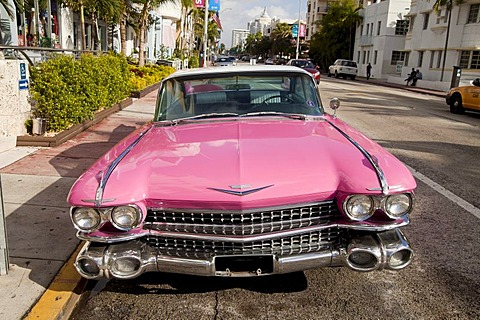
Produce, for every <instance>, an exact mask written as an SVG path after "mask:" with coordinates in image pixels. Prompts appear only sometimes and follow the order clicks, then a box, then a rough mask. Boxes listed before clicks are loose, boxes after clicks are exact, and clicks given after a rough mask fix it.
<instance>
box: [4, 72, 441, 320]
mask: <svg viewBox="0 0 480 320" xmlns="http://www.w3.org/2000/svg"><path fill="white" fill-rule="evenodd" d="M357 79H358V81H360V82H363V83H371V84H372V85H382V86H389V87H395V88H399V89H403V90H411V91H415V92H420V93H425V94H431V95H435V96H439V97H444V96H445V92H439V91H432V90H426V89H421V88H417V87H405V86H401V85H394V84H388V83H386V82H384V81H381V80H377V79H375V80H374V79H370V80H368V81H367V80H366V79H365V78H357ZM155 98H156V92H152V93H150V94H148V95H147V96H145V97H143V98H140V99H138V100H135V101H134V102H133V104H132V105H131V106H129V107H127V108H125V109H124V110H122V111H120V112H118V113H116V114H114V115H111V116H109V117H108V118H106V119H104V120H103V121H101V122H100V123H98V124H96V125H94V126H92V127H90V128H89V129H87V130H86V131H84V132H82V133H80V134H79V135H78V136H76V137H75V138H74V139H71V140H68V141H67V142H65V143H63V144H62V145H60V146H57V147H53V148H27V147H20V148H18V147H16V148H11V149H9V150H7V151H4V152H0V174H1V175H0V178H1V186H2V191H3V200H4V207H5V214H6V224H7V239H8V246H9V255H10V270H9V273H8V275H6V276H0V288H2V289H1V290H2V294H1V295H0V319H6V320H14V319H22V318H24V317H25V316H26V315H27V314H29V312H30V314H29V315H28V316H27V318H29V319H30V318H31V319H33V318H36V319H61V318H62V317H63V316H64V315H66V316H67V317H68V312H69V311H68V308H69V306H70V305H74V304H75V302H76V298H78V296H79V294H81V291H82V290H83V286H82V285H83V284H84V281H83V280H82V278H81V277H80V276H79V275H78V273H77V272H76V270H75V269H74V268H73V266H72V264H73V263H72V262H71V261H70V260H69V259H70V258H72V259H73V258H74V257H75V256H76V254H75V253H74V254H72V252H74V251H75V250H76V249H77V247H78V245H79V244H80V241H79V240H78V239H77V238H76V236H75V229H74V228H73V225H72V223H71V221H70V216H69V206H68V204H67V203H66V198H67V194H68V191H69V190H70V187H71V185H72V184H73V183H74V181H75V180H76V178H77V177H78V176H79V175H80V174H81V173H83V171H84V170H86V169H87V168H88V167H89V166H90V165H91V164H93V162H94V161H95V160H96V159H97V158H99V157H100V156H101V155H102V154H103V153H105V152H106V151H107V150H108V149H109V148H111V147H112V146H113V145H114V144H115V143H117V142H118V141H120V140H121V139H122V138H123V137H125V136H126V135H128V134H129V133H130V132H132V131H133V130H134V129H136V128H138V127H139V126H141V125H143V124H144V123H145V122H147V121H149V120H150V119H152V117H153V112H154V108H155ZM0 150H2V149H1V148H0ZM62 267H64V268H63V269H62ZM39 299H40V300H39ZM32 308H33V309H32Z"/></svg>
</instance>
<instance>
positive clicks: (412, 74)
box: [405, 68, 416, 86]
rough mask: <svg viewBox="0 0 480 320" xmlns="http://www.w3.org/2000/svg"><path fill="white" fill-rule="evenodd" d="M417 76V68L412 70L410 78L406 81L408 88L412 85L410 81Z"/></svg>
mask: <svg viewBox="0 0 480 320" xmlns="http://www.w3.org/2000/svg"><path fill="white" fill-rule="evenodd" d="M415 75H416V72H415V68H412V72H410V73H409V74H408V78H407V79H405V81H407V84H406V86H408V84H409V83H410V81H412V80H413V78H415Z"/></svg>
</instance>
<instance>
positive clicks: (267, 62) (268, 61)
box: [265, 58, 274, 65]
mask: <svg viewBox="0 0 480 320" xmlns="http://www.w3.org/2000/svg"><path fill="white" fill-rule="evenodd" d="M265 64H266V65H273V64H274V62H273V59H272V58H268V59H267V60H265Z"/></svg>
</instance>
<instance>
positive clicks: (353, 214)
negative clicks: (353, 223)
mask: <svg viewBox="0 0 480 320" xmlns="http://www.w3.org/2000/svg"><path fill="white" fill-rule="evenodd" d="M345 211H346V213H347V215H348V216H349V217H350V218H351V219H352V220H357V221H363V220H366V219H368V218H370V217H371V216H372V215H373V212H374V202H373V199H372V198H371V197H370V196H366V195H356V196H351V197H350V198H348V200H347V203H346V204H345Z"/></svg>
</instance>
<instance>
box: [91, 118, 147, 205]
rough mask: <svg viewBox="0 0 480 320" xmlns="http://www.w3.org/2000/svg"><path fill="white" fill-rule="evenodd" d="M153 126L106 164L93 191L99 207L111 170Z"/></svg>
mask: <svg viewBox="0 0 480 320" xmlns="http://www.w3.org/2000/svg"><path fill="white" fill-rule="evenodd" d="M152 128H153V127H150V128H148V129H147V130H146V131H144V132H141V133H140V134H139V136H138V138H137V139H135V141H133V142H132V144H130V145H129V146H128V147H127V148H126V149H125V150H123V152H122V153H121V154H120V155H119V156H118V157H117V158H116V159H115V160H113V162H112V163H111V164H110V165H109V166H108V168H107V171H104V172H103V174H102V178H101V179H100V182H99V184H98V188H97V192H96V193H95V201H96V202H95V205H96V206H97V207H100V206H101V205H102V203H103V191H104V190H105V185H106V184H107V181H108V178H110V175H111V174H112V172H113V170H115V168H116V167H117V165H118V164H119V163H120V161H122V159H123V158H125V156H126V155H127V154H128V153H129V152H130V151H131V150H132V149H133V147H135V146H136V145H137V144H138V143H139V142H140V140H141V139H142V138H143V137H144V136H145V135H146V134H147V133H148V132H149V131H150V130H151V129H152Z"/></svg>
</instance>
